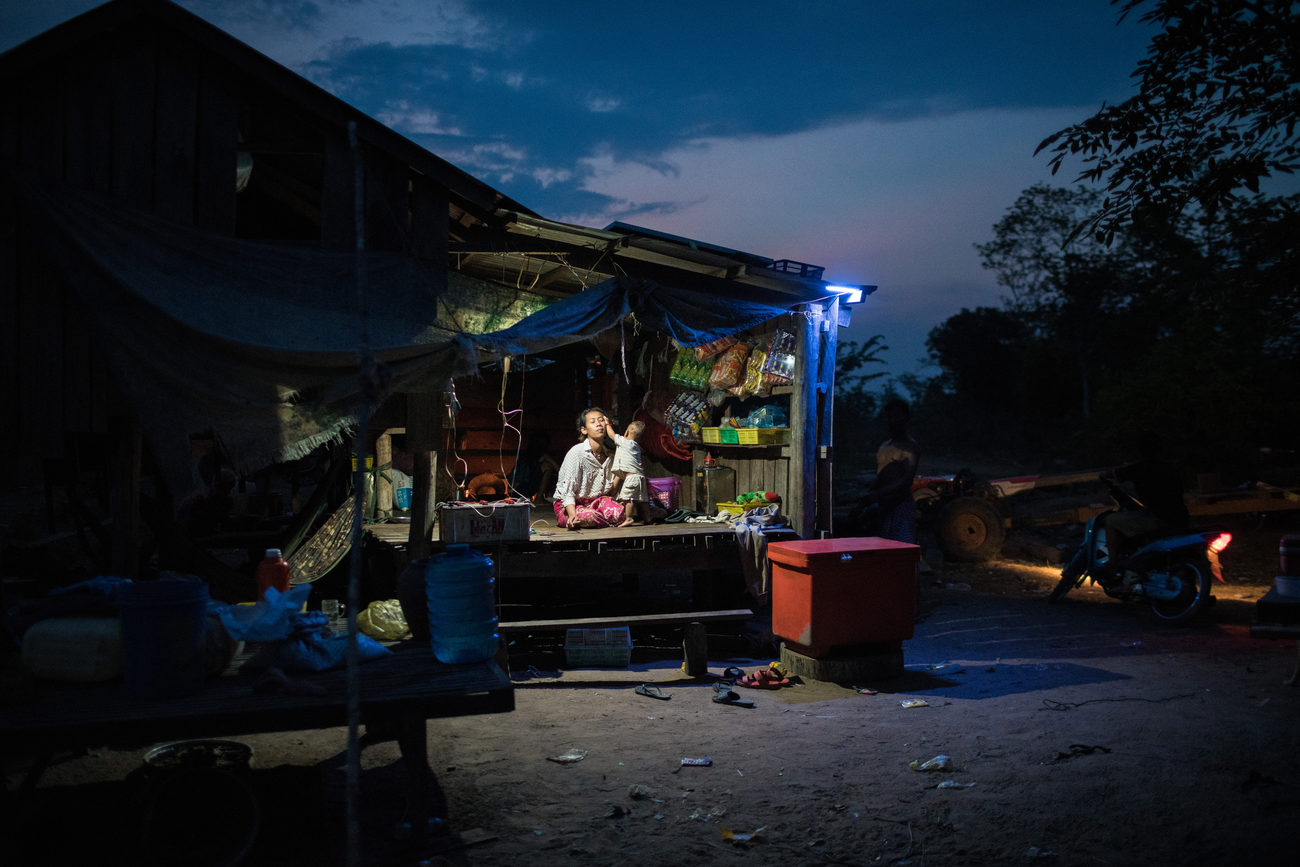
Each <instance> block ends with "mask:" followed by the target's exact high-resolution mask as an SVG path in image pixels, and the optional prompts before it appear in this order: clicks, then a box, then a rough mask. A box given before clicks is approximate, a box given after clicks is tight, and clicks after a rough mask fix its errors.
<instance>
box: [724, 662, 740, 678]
mask: <svg viewBox="0 0 1300 867" xmlns="http://www.w3.org/2000/svg"><path fill="white" fill-rule="evenodd" d="M722 676H723V678H725V679H726V680H740V679H741V678H742V677H744V676H745V672H744V669H741V668H737V667H736V666H734V665H733V666H731V667H730V668H728V669H727V670H725V671H723V672H722Z"/></svg>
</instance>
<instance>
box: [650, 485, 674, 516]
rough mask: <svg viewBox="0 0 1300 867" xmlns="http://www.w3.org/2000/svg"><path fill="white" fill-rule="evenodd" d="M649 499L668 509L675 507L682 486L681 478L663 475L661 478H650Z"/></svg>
mask: <svg viewBox="0 0 1300 867" xmlns="http://www.w3.org/2000/svg"><path fill="white" fill-rule="evenodd" d="M649 481H650V499H652V500H654V501H655V502H656V503H658V504H659V505H661V506H663V507H664V508H665V509H667V510H668V511H670V512H671V511H672V510H673V509H676V508H677V499H678V495H679V493H680V491H681V488H682V482H681V479H679V478H677V477H676V476H665V477H664V478H662V479H650V480H649Z"/></svg>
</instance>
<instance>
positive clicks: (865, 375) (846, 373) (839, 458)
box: [834, 334, 889, 489]
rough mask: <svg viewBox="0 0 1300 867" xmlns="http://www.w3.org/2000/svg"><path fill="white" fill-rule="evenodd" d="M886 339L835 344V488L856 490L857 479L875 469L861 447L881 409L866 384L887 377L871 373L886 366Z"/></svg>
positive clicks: (868, 453) (871, 458)
mask: <svg viewBox="0 0 1300 867" xmlns="http://www.w3.org/2000/svg"><path fill="white" fill-rule="evenodd" d="M884 339H885V338H884V336H883V335H880V334H875V335H872V336H871V337H869V338H867V340H866V341H865V342H863V343H859V342H857V341H856V340H842V341H839V342H838V343H836V345H835V416H834V418H835V421H834V426H835V430H834V441H835V443H836V444H837V449H838V454H837V455H836V460H835V464H834V466H835V475H836V481H835V482H834V484H835V486H836V487H840V486H843V487H844V488H845V489H851V488H854V487H856V484H857V481H856V480H857V479H858V477H859V476H860V475H861V474H862V473H863V472H864V471H866V470H868V469H874V467H875V464H874V460H875V456H874V454H872V453H871V452H870V451H869V450H864V449H863V448H861V446H862V445H863V443H865V442H866V441H867V431H868V430H870V429H871V428H872V427H873V426H874V424H875V421H876V414H877V409H878V408H879V402H878V401H877V398H876V395H874V394H872V393H871V392H869V391H867V385H868V383H870V382H872V381H874V380H877V379H880V378H881V377H882V376H884V375H885V373H884V371H883V370H871V368H872V367H874V366H880V367H884V366H885V364H886V362H885V360H884V359H883V358H881V357H880V353H882V352H885V351H887V350H888V349H889V347H888V346H887V345H886V344H885V342H884Z"/></svg>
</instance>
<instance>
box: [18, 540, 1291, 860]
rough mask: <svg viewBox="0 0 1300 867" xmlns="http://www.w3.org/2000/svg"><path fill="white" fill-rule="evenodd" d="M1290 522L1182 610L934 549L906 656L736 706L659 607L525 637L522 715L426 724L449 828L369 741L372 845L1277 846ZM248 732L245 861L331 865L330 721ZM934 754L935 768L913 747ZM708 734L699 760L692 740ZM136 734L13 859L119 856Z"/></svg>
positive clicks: (624, 849)
mask: <svg viewBox="0 0 1300 867" xmlns="http://www.w3.org/2000/svg"><path fill="white" fill-rule="evenodd" d="M1295 526H1296V522H1294V521H1292V522H1291V524H1290V525H1289V526H1287V525H1284V524H1279V523H1277V522H1276V521H1268V522H1262V523H1260V522H1256V523H1253V524H1243V525H1242V526H1240V527H1238V528H1236V529H1237V531H1238V538H1237V541H1236V542H1235V543H1234V547H1233V548H1231V549H1229V551H1228V552H1226V553H1225V555H1224V565H1225V569H1226V571H1227V573H1228V576H1229V578H1230V581H1231V583H1230V584H1229V585H1227V586H1224V587H1221V588H1220V591H1219V592H1218V594H1217V595H1218V597H1219V602H1218V604H1217V605H1216V606H1215V607H1214V608H1213V609H1211V611H1210V612H1209V615H1208V616H1207V617H1206V618H1205V619H1204V620H1203V621H1202V622H1200V623H1198V624H1196V625H1193V626H1191V627H1187V628H1179V629H1175V628H1169V627H1162V626H1160V625H1158V624H1156V623H1155V622H1154V621H1153V620H1152V618H1150V616H1149V615H1148V614H1147V613H1146V611H1145V610H1144V609H1143V608H1141V607H1139V606H1136V605H1132V606H1130V605H1123V604H1121V603H1119V602H1116V601H1113V600H1109V599H1107V598H1106V597H1104V596H1102V595H1101V594H1100V593H1099V592H1095V591H1081V592H1078V593H1076V594H1072V595H1071V596H1070V597H1069V598H1068V599H1067V600H1066V601H1065V602H1064V603H1063V604H1061V605H1055V606H1053V605H1049V604H1048V603H1047V602H1046V601H1045V598H1044V597H1045V595H1046V592H1047V590H1048V589H1050V587H1051V586H1052V585H1053V584H1054V583H1055V580H1056V575H1057V572H1056V569H1055V568H1051V567H1045V566H1041V565H1035V564H1029V563H1021V562H1014V561H998V562H996V563H993V564H988V565H985V566H980V567H971V566H966V567H958V566H955V565H952V564H948V565H941V566H939V567H938V568H937V569H933V570H930V571H927V572H925V573H924V574H923V576H922V583H923V586H922V593H921V611H920V613H919V616H918V622H917V623H916V631H915V637H914V638H912V639H911V640H909V641H906V642H904V644H903V651H904V662H905V673H904V674H903V675H902V676H900V677H897V678H892V679H887V680H880V681H876V682H870V683H862V684H849V685H839V684H829V683H818V682H804V683H801V684H798V685H796V686H793V687H790V688H786V689H782V690H778V691H759V690H745V691H744V696H745V697H746V698H751V699H753V700H754V701H755V702H756V707H754V708H752V709H745V708H740V707H730V706H722V705H718V704H715V703H713V702H712V701H711V698H712V696H713V694H714V691H713V687H712V681H711V680H691V679H687V678H685V677H684V676H683V674H682V671H681V657H680V648H679V647H675V646H674V641H679V640H680V639H679V638H676V637H674V636H673V635H672V634H669V633H666V634H664V635H657V636H656V635H638V634H636V633H634V637H635V638H636V641H637V649H636V650H635V652H634V655H633V661H632V664H631V666H630V667H628V668H625V669H578V670H565V669H563V667H562V666H563V658H562V655H560V654H557V653H555V652H554V648H548V647H546V646H540V645H539V646H517V647H516V648H514V653H513V654H512V668H513V671H514V674H513V676H514V678H515V681H516V685H517V687H518V688H517V691H516V697H517V707H516V710H515V711H514V712H513V713H509V714H501V715H497V716H490V717H475V718H459V719H452V720H447V721H437V722H433V723H430V725H429V734H430V737H429V742H430V760H431V763H432V766H433V768H434V770H435V772H436V773H437V775H438V778H439V783H440V786H441V789H442V796H443V797H444V798H445V802H446V814H447V817H448V824H449V826H450V828H451V829H452V831H453V832H455V833H457V834H463V835H464V836H463V837H455V836H453V837H452V838H451V839H450V840H446V841H444V842H443V843H442V844H441V845H439V844H423V843H422V844H415V843H410V842H398V841H395V840H393V838H392V835H391V833H390V832H391V829H392V820H393V819H394V818H395V816H396V813H397V810H398V809H399V808H400V801H401V798H400V783H401V779H402V776H401V773H402V772H401V767H400V764H399V763H398V753H397V748H396V745H395V744H392V743H383V744H378V745H375V746H371V747H368V748H367V749H366V750H365V751H364V752H363V766H364V768H365V770H364V773H363V777H362V801H361V803H362V807H363V809H362V820H363V828H364V836H363V852H364V859H363V862H364V863H366V864H376V865H380V864H384V865H386V864H394V865H403V864H411V865H414V864H420V863H431V864H437V863H452V864H508V865H515V864H525V863H530V862H533V863H536V862H539V861H549V862H555V863H564V864H599V865H607V864H631V865H659V864H663V865H680V864H692V863H717V864H741V863H764V864H766V863H782V864H796V865H803V864H808V865H817V864H854V865H874V864H898V865H901V864H916V865H970V864H1007V863H1021V862H1032V863H1044V864H1215V865H1219V864H1229V863H1250V864H1287V865H1290V864H1294V863H1296V855H1295V853H1294V849H1295V845H1296V844H1295V841H1294V836H1293V834H1292V830H1293V829H1294V828H1295V827H1296V826H1297V824H1300V750H1298V749H1297V748H1298V747H1300V736H1297V724H1296V722H1297V715H1298V712H1300V689H1295V688H1290V687H1286V686H1284V685H1283V680H1284V679H1285V678H1286V677H1287V676H1289V675H1290V674H1291V671H1292V669H1293V667H1294V665H1295V662H1296V648H1295V645H1294V643H1292V642H1273V641H1261V640H1253V639H1251V638H1250V636H1249V624H1250V621H1251V618H1252V616H1253V614H1254V604H1253V603H1254V601H1255V600H1256V599H1258V598H1259V597H1260V596H1262V595H1263V594H1264V592H1266V590H1267V587H1268V585H1269V584H1270V583H1271V580H1272V575H1273V572H1274V571H1275V569H1276V563H1277V561H1276V552H1277V541H1278V538H1279V537H1280V535H1281V533H1282V532H1295V531H1296V530H1295ZM710 632H711V639H710V650H711V660H710V671H711V672H712V673H713V674H714V675H718V674H721V672H722V671H723V669H724V668H725V667H727V666H730V665H736V666H740V667H742V668H746V669H752V668H755V667H758V666H760V665H765V664H766V663H767V662H768V661H769V660H770V659H772V658H774V656H773V654H774V652H775V650H774V648H773V647H771V646H768V645H765V644H764V638H765V636H764V635H763V634H762V622H761V620H760V621H758V622H757V623H755V624H751V629H750V631H749V632H748V633H746V634H745V635H737V634H735V633H732V634H725V630H724V629H722V628H721V627H717V628H711V630H710ZM641 683H648V684H654V685H656V686H658V687H660V688H661V689H662V690H663V691H664V692H665V693H668V694H670V695H671V698H670V699H668V700H656V699H652V698H648V697H645V696H641V695H638V694H637V693H636V692H635V691H634V688H635V687H636V686H637V685H638V684H641ZM853 687H868V688H870V689H872V690H874V691H875V693H874V694H864V693H862V692H859V691H858V690H857V689H855V688H853ZM912 699H923V700H924V702H925V706H921V707H911V708H908V707H904V706H903V702H904V701H907V700H912ZM242 740H243V741H244V742H246V743H248V744H250V745H251V746H252V747H253V750H254V758H253V771H252V774H251V779H252V784H253V787H254V788H255V789H256V790H257V792H258V794H259V796H260V800H261V804H262V822H261V835H260V838H259V840H258V848H257V850H256V851H255V852H254V854H253V856H252V857H251V858H250V860H249V862H248V863H252V864H268V865H269V864H277V865H285V864H333V863H343V862H344V851H345V848H344V844H343V839H344V838H343V826H344V822H343V816H344V782H343V779H344V773H343V758H342V756H343V751H344V748H345V743H346V732H345V731H344V730H342V729H329V730H322V731H311V732H295V733H289V734H284V735H276V736H259V737H251V738H244V739H242ZM575 750H576V751H581V752H582V754H583V756H584V757H583V758H582V759H581V760H580V761H576V762H570V763H561V762H557V761H554V760H553V759H554V758H556V757H560V756H563V755H564V754H566V753H570V752H572V751H575ZM940 755H944V756H948V757H950V767H949V768H947V769H946V770H942V771H929V772H923V771H918V770H914V769H913V768H912V767H911V766H910V765H911V763H913V762H915V761H925V760H928V759H932V758H934V757H936V756H940ZM698 757H708V758H709V759H711V760H712V763H711V764H710V765H708V766H704V767H696V766H683V765H682V759H683V758H698ZM140 759H141V752H115V751H98V752H95V753H92V754H91V755H86V756H68V757H63V758H62V760H61V761H59V762H58V763H57V764H56V765H55V766H54V767H52V768H50V770H49V771H48V772H47V773H46V774H45V775H44V777H43V780H42V783H41V787H40V789H38V790H37V792H36V793H35V797H33V798H31V799H28V801H27V802H26V803H24V804H23V805H22V807H23V809H24V811H25V812H24V822H23V824H22V826H21V827H20V828H18V829H16V830H14V831H13V832H12V833H13V835H14V838H13V839H12V840H11V841H10V845H9V846H7V847H6V849H7V854H6V857H5V859H4V860H5V863H8V864H71V863H84V862H85V859H86V858H89V857H95V858H98V859H102V858H103V857H104V856H105V855H106V854H108V853H117V854H123V855H127V856H128V857H132V856H133V855H134V853H137V852H138V842H137V841H138V836H139V835H138V828H139V821H140V820H139V814H140V809H141V808H140V804H141V803H142V800H141V799H142V797H143V795H142V790H141V788H140V784H139V780H138V778H137V775H136V774H134V772H135V770H136V769H137V768H138V767H139V765H140ZM14 779H15V778H14V777H13V775H11V776H10V779H9V781H8V782H9V783H10V784H12V783H13V782H14ZM949 781H951V785H950V786H942V785H940V784H944V783H948V782H949ZM10 789H12V785H10ZM211 800H212V799H210V798H209V799H208V800H207V801H205V800H204V799H203V798H202V797H201V795H199V794H195V795H194V808H193V812H194V813H195V814H196V818H195V825H194V828H195V833H200V832H201V831H202V829H203V828H205V827H208V828H209V830H207V831H206V833H209V834H220V833H221V831H220V828H221V824H220V822H219V821H217V822H213V821H208V822H204V821H201V818H200V817H198V816H197V814H199V813H205V814H211V815H219V814H220V812H221V810H222V809H223V805H222V804H219V803H218V804H213V803H210V801H211ZM180 812H181V814H182V815H184V811H180ZM210 826H215V828H216V829H217V830H212V829H211V827H210ZM736 837H740V838H741V839H733V838H736ZM746 837H747V839H745V838H746ZM475 841H479V842H475ZM457 842H466V843H468V844H469V845H459V846H458V845H455V844H456V843H457ZM9 854H16V855H17V857H16V858H11V857H9ZM440 859H441V860H440Z"/></svg>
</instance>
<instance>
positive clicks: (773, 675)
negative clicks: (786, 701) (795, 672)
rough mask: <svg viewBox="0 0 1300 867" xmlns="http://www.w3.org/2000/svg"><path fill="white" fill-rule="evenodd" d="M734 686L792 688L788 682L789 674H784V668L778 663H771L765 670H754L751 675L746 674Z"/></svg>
mask: <svg viewBox="0 0 1300 867" xmlns="http://www.w3.org/2000/svg"><path fill="white" fill-rule="evenodd" d="M736 686H744V687H748V688H749V689H781V688H782V687H786V686H794V682H793V681H791V680H790V676H789V674H787V673H786V670H785V666H783V665H782V664H781V663H779V662H773V663H771V664H770V665H768V667H767V668H756V669H754V671H753V673H752V674H747V675H745V676H744V677H742V678H740V680H737V681H736Z"/></svg>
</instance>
